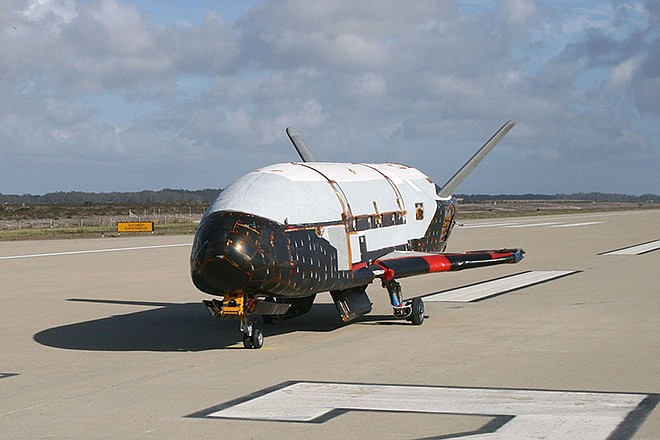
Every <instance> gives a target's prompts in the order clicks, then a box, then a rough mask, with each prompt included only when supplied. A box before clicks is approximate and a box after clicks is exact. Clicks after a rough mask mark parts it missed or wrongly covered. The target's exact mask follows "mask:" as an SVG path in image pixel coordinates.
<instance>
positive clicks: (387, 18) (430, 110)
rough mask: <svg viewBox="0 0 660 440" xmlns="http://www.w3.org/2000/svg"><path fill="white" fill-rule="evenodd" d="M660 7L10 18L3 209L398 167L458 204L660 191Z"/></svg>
mask: <svg viewBox="0 0 660 440" xmlns="http://www.w3.org/2000/svg"><path fill="white" fill-rule="evenodd" d="M659 23H660V4H658V2H657V1H651V0H640V1H625V0H615V1H612V2H602V1H568V0H559V1H540V0H501V1H476V0H462V1H458V0H457V1H416V2H405V3H402V2H399V1H390V0H379V1H366V0H365V1H361V2H353V1H346V0H337V1H333V2H325V1H312V2H310V1H298V0H283V1H264V0H262V1H256V0H252V1H210V0H209V1H196V2H188V3H185V4H184V3H183V2H175V1H149V0H135V1H119V0H8V1H6V2H3V3H2V4H1V5H0V157H1V158H2V159H1V160H0V193H3V194H26V193H32V194H43V193H46V192H53V191H73V190H78V191H96V192H101V191H140V190H143V189H161V188H166V187H169V188H184V189H201V188H209V187H210V188H222V187H225V186H227V185H228V184H229V183H230V182H231V181H232V180H234V179H236V178H237V177H239V176H241V175H242V174H245V173H247V172H249V171H251V170H253V169H255V168H258V167H260V166H264V165H268V164H270V163H275V162H285V161H292V160H297V157H296V154H295V151H294V150H293V148H292V147H291V146H290V144H289V141H288V139H287V137H286V134H285V131H284V129H285V128H286V127H287V126H294V127H296V128H297V129H298V131H300V133H301V134H302V135H303V137H304V138H305V139H306V141H307V143H308V144H309V145H310V147H311V148H312V149H313V150H314V152H315V155H316V157H317V158H318V159H319V160H326V161H354V162H384V161H392V162H402V163H407V164H409V165H411V166H414V167H417V168H419V169H421V170H422V171H423V172H425V173H426V174H427V175H429V176H430V177H432V178H433V179H434V180H436V181H437V182H438V183H439V184H442V183H444V182H445V181H446V180H447V179H448V178H449V177H450V176H451V175H452V174H453V173H454V172H455V170H456V169H457V168H458V167H460V166H461V165H462V163H463V162H464V161H465V160H467V159H468V158H469V157H470V156H471V155H472V154H473V153H474V151H475V150H476V149H477V148H478V147H479V146H480V145H481V144H482V143H483V142H484V141H485V140H486V139H488V137H489V136H490V135H491V134H492V133H493V132H494V131H495V130H496V129H497V128H499V127H500V126H501V125H502V124H503V123H504V122H505V121H506V120H508V119H515V120H517V121H518V125H517V126H516V127H515V128H514V129H513V130H512V131H511V133H510V134H509V135H508V136H507V137H506V138H505V139H504V140H503V141H502V143H501V145H500V146H498V147H497V148H496V149H495V150H494V152H493V153H492V154H491V155H490V156H489V157H488V159H487V160H485V161H484V162H483V163H482V165H480V167H479V168H478V169H477V170H476V171H475V173H474V174H473V175H472V176H470V178H469V179H468V180H466V181H465V182H464V183H463V185H462V186H461V187H459V188H458V192H461V193H490V194H500V193H519V194H522V193H550V194H554V193H562V192H563V193H572V192H590V191H599V192H617V193H628V194H643V193H660V179H658V177H657V175H658V169H659V168H660V140H659V139H660V26H659Z"/></svg>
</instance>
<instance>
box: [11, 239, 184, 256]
mask: <svg viewBox="0 0 660 440" xmlns="http://www.w3.org/2000/svg"><path fill="white" fill-rule="evenodd" d="M183 246H192V243H178V244H159V245H154V246H135V247H125V248H108V249H89V250H84V251H66V252H50V253H46V254H27V255H9V256H6V257H0V260H18V259H21V258H39V257H61V256H63V255H82V254H100V253H105V252H126V251H141V250H145V249H163V248H173V247H183Z"/></svg>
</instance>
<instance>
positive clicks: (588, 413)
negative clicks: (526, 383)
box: [189, 382, 658, 440]
mask: <svg viewBox="0 0 660 440" xmlns="http://www.w3.org/2000/svg"><path fill="white" fill-rule="evenodd" d="M657 403H658V395H657V394H627V393H599V392H581V391H577V392H576V391H548V390H520V389H493V388H457V387H456V388H455V387H439V386H414V385H413V386H410V385H408V386H406V385H376V384H353V383H318V382H285V383H283V384H280V385H278V386H275V387H272V388H268V389H266V390H262V391H260V392H257V393H254V394H251V395H248V396H245V397H244V398H240V399H237V400H234V401H231V402H227V403H225V404H221V405H218V406H216V407H212V408H209V409H207V410H204V411H200V412H199V413H195V414H192V415H191V416H189V417H203V418H211V419H239V420H240V419H242V420H262V421H272V422H298V423H324V422H326V421H328V420H330V419H332V418H334V417H337V416H339V415H341V414H345V413H348V412H352V411H363V412H364V411H370V412H391V413H398V414H400V416H397V417H400V418H401V420H404V421H405V413H415V414H452V415H462V416H465V417H470V416H479V417H492V418H493V421H496V423H493V421H491V422H489V423H486V424H485V425H483V426H482V427H481V428H480V429H478V430H476V431H472V432H469V433H458V436H459V437H461V436H465V435H473V434H477V435H478V438H480V439H513V438H544V439H593V440H595V439H606V438H617V439H627V438H630V437H632V436H633V435H634V434H635V432H636V431H637V429H639V427H640V426H641V425H642V423H643V422H644V420H645V419H646V417H647V416H648V414H649V413H650V412H651V411H653V409H654V408H655V406H656V405H657ZM452 437H453V436H452ZM443 438H445V437H443ZM475 438H477V437H475Z"/></svg>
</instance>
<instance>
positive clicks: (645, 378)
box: [0, 210, 660, 439]
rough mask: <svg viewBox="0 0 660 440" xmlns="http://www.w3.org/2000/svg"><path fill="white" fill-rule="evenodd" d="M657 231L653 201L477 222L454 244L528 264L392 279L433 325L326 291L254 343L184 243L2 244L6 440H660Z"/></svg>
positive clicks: (2, 423) (379, 293)
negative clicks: (364, 312) (343, 313)
mask: <svg viewBox="0 0 660 440" xmlns="http://www.w3.org/2000/svg"><path fill="white" fill-rule="evenodd" d="M659 240H660V210H647V211H636V212H616V213H599V214H581V215H566V216H556V217H536V218H531V217H530V218H515V219H514V218H512V219H497V220H495V219H493V220H479V221H476V220H474V221H466V222H465V225H464V226H462V227H456V229H455V230H454V234H453V235H452V238H451V239H450V242H449V248H448V251H452V252H453V251H462V250H477V249H497V248H500V247H523V248H524V249H525V251H526V252H527V254H526V257H525V259H524V260H523V261H522V262H521V263H519V264H516V265H502V266H495V267H491V268H482V269H473V270H468V271H463V272H452V273H444V274H433V275H425V276H421V277H416V278H411V279H404V280H401V283H402V286H403V292H404V295H405V296H407V297H412V296H420V295H423V296H425V297H426V301H425V305H426V313H427V314H428V315H429V317H428V318H427V319H426V320H425V322H424V324H423V325H422V326H412V325H410V324H409V323H407V322H405V321H397V320H393V319H392V318H391V316H390V314H391V309H390V307H389V303H388V300H387V294H386V291H385V290H384V289H382V288H381V287H380V286H379V285H372V286H370V287H369V295H370V297H371V300H372V301H373V302H374V310H373V312H372V313H371V314H370V315H368V316H366V317H364V318H363V319H361V320H360V321H358V322H355V323H352V324H349V325H346V324H343V323H341V321H340V319H339V317H338V315H337V312H336V310H335V308H334V305H333V304H332V302H331V299H330V297H329V295H319V297H317V300H316V303H315V305H314V307H313V308H312V311H311V312H310V313H308V314H306V315H303V316H301V317H299V318H296V319H292V320H289V321H285V322H280V323H276V324H275V325H271V326H266V325H264V326H263V327H262V328H263V331H264V334H265V338H266V339H265V346H264V348H263V349H261V350H246V349H243V348H242V343H241V340H240V338H241V335H240V332H239V329H238V323H237V322H235V321H220V320H213V319H212V318H211V316H210V315H209V314H208V312H207V311H206V309H205V308H204V307H203V306H202V304H201V300H202V299H204V298H206V296H205V295H203V294H201V293H200V292H198V291H197V290H196V289H195V288H194V286H193V285H192V283H191V281H190V276H189V272H188V271H189V269H188V258H189V252H190V243H191V241H192V237H190V236H178V237H160V236H146V237H145V236H143V237H132V238H131V237H127V238H106V239H98V240H53V241H24V242H0V329H1V332H0V334H1V335H2V337H1V338H0V438H3V439H4V438H6V439H36V438H74V439H77V438H81V439H82V438H85V439H86V438H157V439H163V438H231V437H234V438H257V439H260V438H287V439H307V438H312V437H313V438H338V437H345V438H356V437H362V438H479V439H491V438H492V439H495V438H497V439H505V438H547V439H550V438H561V439H566V438H576V439H577V438H580V439H585V438H594V439H605V438H617V439H627V438H633V439H658V438H660V408H658V405H657V404H658V394H659V393H660V319H659V311H660V271H659V270H658V268H659V267H660V250H658V247H660V241H659ZM485 282H488V283H490V284H484V283H485ZM493 292H496V293H493Z"/></svg>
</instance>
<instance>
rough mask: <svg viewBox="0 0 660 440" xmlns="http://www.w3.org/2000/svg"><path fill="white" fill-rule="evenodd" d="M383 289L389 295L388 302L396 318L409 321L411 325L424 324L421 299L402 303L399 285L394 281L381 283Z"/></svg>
mask: <svg viewBox="0 0 660 440" xmlns="http://www.w3.org/2000/svg"><path fill="white" fill-rule="evenodd" d="M383 287H385V288H387V293H389V295H390V302H391V303H392V308H393V309H394V316H395V317H396V318H400V319H405V320H406V321H410V322H412V323H413V325H421V324H422V323H423V322H424V301H422V298H413V299H412V300H405V301H404V299H403V295H402V294H401V284H399V282H397V281H395V280H394V279H391V280H389V281H383Z"/></svg>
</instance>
